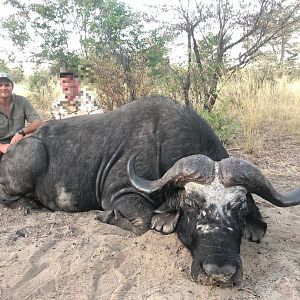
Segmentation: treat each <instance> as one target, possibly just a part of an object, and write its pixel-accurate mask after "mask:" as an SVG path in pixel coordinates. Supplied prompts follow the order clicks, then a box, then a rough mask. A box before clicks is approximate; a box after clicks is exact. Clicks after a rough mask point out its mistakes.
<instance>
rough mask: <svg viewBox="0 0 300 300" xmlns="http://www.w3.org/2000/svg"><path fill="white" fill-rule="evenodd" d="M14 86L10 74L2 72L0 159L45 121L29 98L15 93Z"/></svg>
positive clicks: (0, 75) (0, 85)
mask: <svg viewBox="0 0 300 300" xmlns="http://www.w3.org/2000/svg"><path fill="white" fill-rule="evenodd" d="M13 88H14V83H13V81H12V79H11V77H10V75H9V74H7V73H3V72H0V159H1V156H2V154H3V153H5V152H6V151H7V149H8V148H9V146H10V145H11V144H15V143H17V142H19V141H20V140H22V139H23V138H24V137H25V136H26V135H27V134H30V133H33V132H34V131H36V130H37V129H38V128H39V127H40V126H41V125H42V123H43V121H42V119H41V117H40V116H39V115H38V113H37V112H36V111H35V109H34V108H33V106H32V105H31V103H30V102H29V101H28V99H26V98H25V97H22V96H18V95H16V94H13V93H12V91H13ZM25 121H27V122H28V124H27V125H26V126H25Z"/></svg>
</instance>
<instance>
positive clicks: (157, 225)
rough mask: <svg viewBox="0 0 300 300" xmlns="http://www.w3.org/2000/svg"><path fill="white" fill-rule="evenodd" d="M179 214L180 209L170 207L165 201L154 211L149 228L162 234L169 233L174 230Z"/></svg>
mask: <svg viewBox="0 0 300 300" xmlns="http://www.w3.org/2000/svg"><path fill="white" fill-rule="evenodd" d="M180 216H181V212H180V210H177V209H175V208H174V207H171V206H170V205H169V204H168V203H167V202H165V203H164V204H162V205H161V206H160V207H159V208H157V209H156V210H155V211H154V215H153V216H152V218H151V229H154V230H156V231H159V232H161V233H163V234H170V233H172V232H174V231H175V229H176V226H177V224H178V222H179V219H180Z"/></svg>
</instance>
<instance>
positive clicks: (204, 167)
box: [127, 155, 214, 194]
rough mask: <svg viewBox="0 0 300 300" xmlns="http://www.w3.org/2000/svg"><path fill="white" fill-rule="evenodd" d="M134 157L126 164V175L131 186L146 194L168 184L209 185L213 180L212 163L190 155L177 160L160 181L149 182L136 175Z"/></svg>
mask: <svg viewBox="0 0 300 300" xmlns="http://www.w3.org/2000/svg"><path fill="white" fill-rule="evenodd" d="M134 161H135V155H133V156H131V158H130V159H129V160H128V163H127V173H128V176H129V179H130V182H131V184H132V186H133V187H134V188H135V189H136V190H138V191H140V192H144V193H146V194H151V193H156V192H159V191H161V189H162V188H163V187H164V186H165V185H166V184H168V183H171V182H175V183H176V184H177V185H179V186H182V185H184V183H186V182H188V181H194V182H199V183H206V184H209V183H211V182H212V181H213V179H214V162H213V161H212V160H211V159H210V158H208V157H207V156H204V155H191V156H188V157H185V158H182V159H180V160H178V161H177V162H176V163H175V164H174V165H173V167H171V168H170V169H169V170H168V171H167V172H166V173H165V174H164V175H163V177H161V178H160V179H157V180H154V181H150V180H146V179H144V178H142V177H139V176H137V175H136V173H135V170H134Z"/></svg>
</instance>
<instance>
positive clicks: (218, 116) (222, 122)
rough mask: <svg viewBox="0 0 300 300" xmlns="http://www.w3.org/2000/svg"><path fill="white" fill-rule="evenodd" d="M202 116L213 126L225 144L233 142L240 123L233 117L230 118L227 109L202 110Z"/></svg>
mask: <svg viewBox="0 0 300 300" xmlns="http://www.w3.org/2000/svg"><path fill="white" fill-rule="evenodd" d="M201 115H202V116H203V117H204V119H206V120H207V122H208V123H209V124H210V125H211V126H212V128H213V129H214V131H215V133H216V134H217V135H218V137H219V138H220V139H221V141H222V142H223V143H224V144H229V143H230V142H232V140H233V139H234V137H235V136H236V134H237V133H238V130H239V127H240V125H239V123H238V122H237V121H236V120H235V119H234V118H233V117H230V116H229V114H228V111H227V110H225V109H214V110H212V111H207V110H201Z"/></svg>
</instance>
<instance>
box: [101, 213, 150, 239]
mask: <svg viewBox="0 0 300 300" xmlns="http://www.w3.org/2000/svg"><path fill="white" fill-rule="evenodd" d="M96 220H99V221H100V222H102V223H106V224H110V225H115V226H118V227H120V228H122V229H124V230H127V231H131V232H133V233H134V234H136V235H141V234H143V233H144V232H145V230H142V229H139V228H138V227H142V225H141V223H142V222H140V220H134V221H132V222H131V221H129V220H128V219H126V218H125V217H124V216H123V215H122V214H121V213H120V212H119V211H118V210H117V209H114V210H106V211H98V212H97V213H96ZM137 226H138V227H137Z"/></svg>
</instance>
